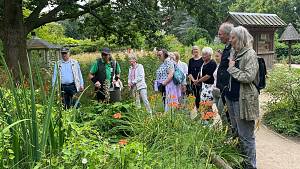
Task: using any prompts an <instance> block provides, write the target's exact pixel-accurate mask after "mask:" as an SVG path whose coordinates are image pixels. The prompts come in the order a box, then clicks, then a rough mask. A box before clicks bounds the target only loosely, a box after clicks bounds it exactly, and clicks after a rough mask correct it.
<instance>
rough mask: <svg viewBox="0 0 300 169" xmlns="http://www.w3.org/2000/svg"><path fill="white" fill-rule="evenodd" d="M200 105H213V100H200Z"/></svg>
mask: <svg viewBox="0 0 300 169" xmlns="http://www.w3.org/2000/svg"><path fill="white" fill-rule="evenodd" d="M200 105H202V106H209V107H211V106H212V105H213V102H212V101H201V102H200Z"/></svg>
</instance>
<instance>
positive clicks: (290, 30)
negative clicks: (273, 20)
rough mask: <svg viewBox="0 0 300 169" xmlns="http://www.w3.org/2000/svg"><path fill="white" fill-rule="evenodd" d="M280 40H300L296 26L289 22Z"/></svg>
mask: <svg viewBox="0 0 300 169" xmlns="http://www.w3.org/2000/svg"><path fill="white" fill-rule="evenodd" d="M279 41H300V35H299V33H298V32H297V30H296V29H295V28H294V26H293V25H292V24H291V23H289V25H288V26H287V27H286V29H285V30H284V32H283V33H282V35H281V37H280V39H279Z"/></svg>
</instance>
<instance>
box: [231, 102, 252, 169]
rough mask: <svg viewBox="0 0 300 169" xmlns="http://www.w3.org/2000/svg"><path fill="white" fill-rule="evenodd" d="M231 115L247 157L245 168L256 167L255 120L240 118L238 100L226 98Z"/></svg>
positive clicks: (243, 151) (233, 125)
mask: <svg viewBox="0 0 300 169" xmlns="http://www.w3.org/2000/svg"><path fill="white" fill-rule="evenodd" d="M226 104H227V107H228V112H229V117H230V121H231V124H232V127H233V129H234V130H235V131H236V132H237V134H238V136H239V139H240V142H241V148H242V154H243V155H245V157H246V161H245V162H246V166H245V169H255V168H256V146H255V135H254V129H255V121H254V120H249V121H248V120H245V119H240V105H239V102H238V101H231V100H229V99H228V98H226Z"/></svg>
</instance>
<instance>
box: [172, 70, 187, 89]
mask: <svg viewBox="0 0 300 169" xmlns="http://www.w3.org/2000/svg"><path fill="white" fill-rule="evenodd" d="M184 78H185V75H184V73H183V72H182V71H181V70H180V69H179V68H178V66H176V65H175V71H174V75H173V82H174V84H175V85H179V84H181V83H182V82H183V81H184Z"/></svg>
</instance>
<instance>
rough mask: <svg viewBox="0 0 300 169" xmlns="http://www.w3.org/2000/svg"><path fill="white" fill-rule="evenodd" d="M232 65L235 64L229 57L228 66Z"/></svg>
mask: <svg viewBox="0 0 300 169" xmlns="http://www.w3.org/2000/svg"><path fill="white" fill-rule="evenodd" d="M234 65H235V61H234V60H232V59H229V63H228V66H229V67H230V68H231V67H234Z"/></svg>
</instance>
